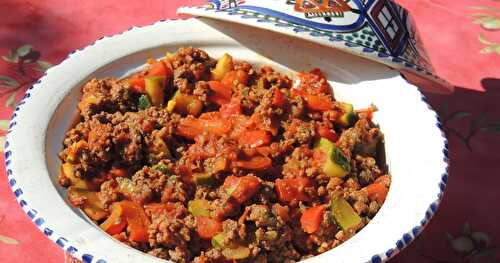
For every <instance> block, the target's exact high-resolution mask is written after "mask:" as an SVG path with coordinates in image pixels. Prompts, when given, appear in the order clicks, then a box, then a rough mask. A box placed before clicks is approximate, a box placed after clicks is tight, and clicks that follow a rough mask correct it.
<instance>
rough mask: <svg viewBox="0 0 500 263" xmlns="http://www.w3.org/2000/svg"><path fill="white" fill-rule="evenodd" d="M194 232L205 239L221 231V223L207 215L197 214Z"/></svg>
mask: <svg viewBox="0 0 500 263" xmlns="http://www.w3.org/2000/svg"><path fill="white" fill-rule="evenodd" d="M195 218H196V232H198V235H199V236H200V237H201V238H202V239H205V240H210V239H212V237H213V236H215V235H217V233H219V232H221V231H222V223H221V222H220V221H217V220H215V219H212V218H210V217H208V216H197V217H195Z"/></svg>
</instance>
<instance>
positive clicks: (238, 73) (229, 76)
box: [221, 70, 248, 88]
mask: <svg viewBox="0 0 500 263" xmlns="http://www.w3.org/2000/svg"><path fill="white" fill-rule="evenodd" d="M236 80H237V81H238V83H241V84H243V85H247V83H248V73H246V72H245V71H243V70H233V71H229V72H228V73H226V74H225V75H224V77H223V78H222V80H221V83H222V85H224V86H226V87H229V88H231V87H233V86H234V83H235V81H236Z"/></svg>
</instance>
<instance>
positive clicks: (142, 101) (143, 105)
mask: <svg viewBox="0 0 500 263" xmlns="http://www.w3.org/2000/svg"><path fill="white" fill-rule="evenodd" d="M138 106H139V109H141V110H145V109H147V108H149V107H151V102H150V101H149V98H148V96H147V95H141V96H140V97H139V105H138Z"/></svg>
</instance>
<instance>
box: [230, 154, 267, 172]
mask: <svg viewBox="0 0 500 263" xmlns="http://www.w3.org/2000/svg"><path fill="white" fill-rule="evenodd" d="M272 163H273V162H272V160H271V159H269V158H268V157H264V156H254V157H252V158H250V159H249V160H238V161H236V162H234V165H235V166H236V167H239V168H243V169H248V170H255V171H261V170H265V169H267V168H269V167H271V165H272Z"/></svg>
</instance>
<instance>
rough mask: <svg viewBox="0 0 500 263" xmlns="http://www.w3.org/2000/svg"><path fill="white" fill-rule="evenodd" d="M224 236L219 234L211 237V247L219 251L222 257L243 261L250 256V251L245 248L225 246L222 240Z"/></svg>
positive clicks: (233, 245)
mask: <svg viewBox="0 0 500 263" xmlns="http://www.w3.org/2000/svg"><path fill="white" fill-rule="evenodd" d="M225 238H226V235H225V234H224V233H219V234H217V235H215V236H214V237H212V241H211V243H212V246H213V247H214V248H217V249H220V250H221V252H222V255H224V257H226V258H227V259H245V258H248V257H249V256H250V249H249V248H248V247H247V246H242V245H238V244H230V245H228V244H225V243H224V239H225Z"/></svg>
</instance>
